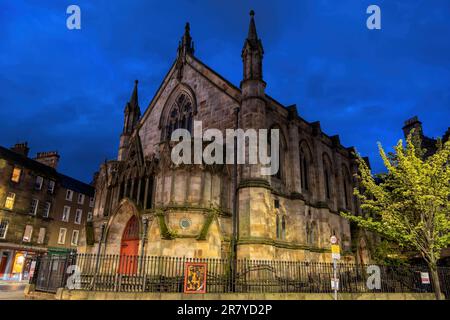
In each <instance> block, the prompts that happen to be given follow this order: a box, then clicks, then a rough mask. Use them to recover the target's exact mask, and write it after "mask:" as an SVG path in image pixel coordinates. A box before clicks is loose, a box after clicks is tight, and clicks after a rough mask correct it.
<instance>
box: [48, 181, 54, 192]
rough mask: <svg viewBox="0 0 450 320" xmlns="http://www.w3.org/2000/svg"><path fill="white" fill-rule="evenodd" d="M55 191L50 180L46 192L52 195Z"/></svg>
mask: <svg viewBox="0 0 450 320" xmlns="http://www.w3.org/2000/svg"><path fill="white" fill-rule="evenodd" d="M54 190H55V181H53V180H50V181H49V182H48V188H47V192H48V193H50V194H53V191H54Z"/></svg>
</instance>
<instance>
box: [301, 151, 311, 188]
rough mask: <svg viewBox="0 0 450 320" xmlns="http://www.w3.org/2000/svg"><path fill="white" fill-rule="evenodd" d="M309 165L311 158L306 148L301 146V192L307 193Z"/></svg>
mask: <svg viewBox="0 0 450 320" xmlns="http://www.w3.org/2000/svg"><path fill="white" fill-rule="evenodd" d="M310 163H311V156H310V152H309V149H308V147H307V146H305V145H302V146H301V147H300V183H301V188H302V191H309V190H310V189H311V186H310V179H309V177H310V170H311V168H310Z"/></svg>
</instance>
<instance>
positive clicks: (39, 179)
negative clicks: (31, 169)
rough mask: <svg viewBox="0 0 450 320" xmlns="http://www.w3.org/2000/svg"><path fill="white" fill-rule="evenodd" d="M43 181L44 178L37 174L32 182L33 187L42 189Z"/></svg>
mask: <svg viewBox="0 0 450 320" xmlns="http://www.w3.org/2000/svg"><path fill="white" fill-rule="evenodd" d="M43 183H44V178H42V177H41V176H37V177H36V182H35V184H34V188H35V189H36V190H41V189H42V184H43Z"/></svg>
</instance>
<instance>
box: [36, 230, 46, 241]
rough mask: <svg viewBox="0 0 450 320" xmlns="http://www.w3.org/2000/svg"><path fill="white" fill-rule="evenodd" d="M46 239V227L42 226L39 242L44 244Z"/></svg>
mask: <svg viewBox="0 0 450 320" xmlns="http://www.w3.org/2000/svg"><path fill="white" fill-rule="evenodd" d="M44 240H45V228H40V229H39V236H38V240H37V243H38V244H43V243H44Z"/></svg>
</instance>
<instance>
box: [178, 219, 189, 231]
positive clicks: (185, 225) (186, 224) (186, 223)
mask: <svg viewBox="0 0 450 320" xmlns="http://www.w3.org/2000/svg"><path fill="white" fill-rule="evenodd" d="M190 226H191V220H189V219H188V218H183V219H181V220H180V227H181V228H183V229H187V228H189V227H190Z"/></svg>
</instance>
